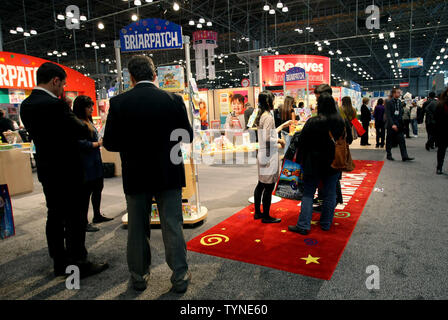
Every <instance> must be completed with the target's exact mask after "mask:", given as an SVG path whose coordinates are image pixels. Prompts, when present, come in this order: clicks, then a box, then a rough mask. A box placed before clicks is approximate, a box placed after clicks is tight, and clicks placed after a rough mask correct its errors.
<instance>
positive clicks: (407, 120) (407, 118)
mask: <svg viewBox="0 0 448 320" xmlns="http://www.w3.org/2000/svg"><path fill="white" fill-rule="evenodd" d="M401 105H402V107H403V117H402V118H403V133H404V134H405V135H406V138H410V137H411V136H410V135H409V134H410V130H409V126H410V125H411V107H410V106H409V105H408V104H407V103H405V102H402V104H401Z"/></svg>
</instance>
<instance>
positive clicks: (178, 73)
mask: <svg viewBox="0 0 448 320" xmlns="http://www.w3.org/2000/svg"><path fill="white" fill-rule="evenodd" d="M157 79H158V81H159V88H160V89H163V90H167V91H172V92H177V91H183V90H184V87H185V84H184V68H183V67H182V66H180V65H174V66H163V67H158V68H157Z"/></svg>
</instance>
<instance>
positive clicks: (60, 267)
mask: <svg viewBox="0 0 448 320" xmlns="http://www.w3.org/2000/svg"><path fill="white" fill-rule="evenodd" d="M67 266H68V263H67V262H65V261H62V262H56V261H55V263H54V276H55V277H61V276H66V273H65V269H67Z"/></svg>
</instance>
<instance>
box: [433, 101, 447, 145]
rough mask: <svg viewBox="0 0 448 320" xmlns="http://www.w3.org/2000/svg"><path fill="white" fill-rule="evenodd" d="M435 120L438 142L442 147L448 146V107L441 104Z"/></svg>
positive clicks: (438, 105)
mask: <svg viewBox="0 0 448 320" xmlns="http://www.w3.org/2000/svg"><path fill="white" fill-rule="evenodd" d="M434 118H435V129H436V130H435V135H436V140H437V142H438V143H439V144H441V145H448V105H443V104H442V103H440V102H439V103H438V104H437V108H436V112H435V117H434Z"/></svg>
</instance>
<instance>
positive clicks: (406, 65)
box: [398, 58, 423, 69]
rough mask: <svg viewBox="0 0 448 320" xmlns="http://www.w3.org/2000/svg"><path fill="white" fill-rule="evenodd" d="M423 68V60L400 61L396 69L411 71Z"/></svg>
mask: <svg viewBox="0 0 448 320" xmlns="http://www.w3.org/2000/svg"><path fill="white" fill-rule="evenodd" d="M420 67H423V58H409V59H400V60H399V61H398V68H403V69H413V68H420Z"/></svg>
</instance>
